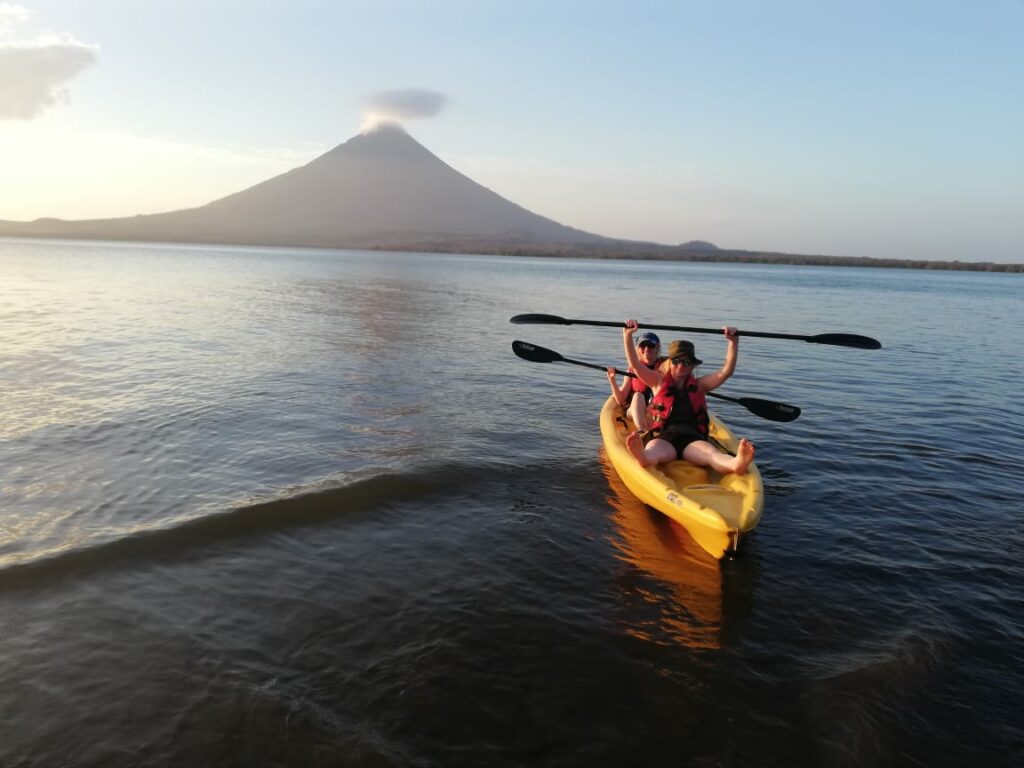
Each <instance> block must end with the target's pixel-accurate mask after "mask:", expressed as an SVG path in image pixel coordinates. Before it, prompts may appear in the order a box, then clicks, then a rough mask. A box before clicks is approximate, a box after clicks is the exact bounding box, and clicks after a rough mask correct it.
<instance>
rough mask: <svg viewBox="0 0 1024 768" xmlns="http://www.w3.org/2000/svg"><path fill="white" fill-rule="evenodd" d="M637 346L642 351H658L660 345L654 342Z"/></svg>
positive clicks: (643, 342) (645, 342) (641, 343)
mask: <svg viewBox="0 0 1024 768" xmlns="http://www.w3.org/2000/svg"><path fill="white" fill-rule="evenodd" d="M637 346H638V347H639V348H640V349H657V348H658V347H659V346H660V345H658V344H655V343H654V342H653V341H641V342H640V344H638V345H637Z"/></svg>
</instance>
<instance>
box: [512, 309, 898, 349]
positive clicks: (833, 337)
mask: <svg viewBox="0 0 1024 768" xmlns="http://www.w3.org/2000/svg"><path fill="white" fill-rule="evenodd" d="M509 322H511V323H515V324H517V325H523V324H534V325H599V326H602V327H604V328H625V327H626V324H625V323H612V322H607V321H604V320H568V319H566V318H564V317H559V316H558V315H536V314H526V315H516V316H515V317H513V318H512V319H511V320H510V321H509ZM637 327H638V328H653V329H654V330H656V331H682V332H683V333H721V332H722V329H721V328H687V327H686V326H682V325H650V324H648V323H640V324H638V325H637ZM738 335H740V336H758V337H761V338H765V339H795V340H796V341H809V342H810V343H811V344H831V345H833V346H836V347H855V348H856V349H881V348H882V343H881V342H880V341H878V340H877V339H872V338H871V337H870V336H858V335H857V334H855V333H819V334H818V335H817V336H801V335H798V334H795V333H768V332H767V331H738Z"/></svg>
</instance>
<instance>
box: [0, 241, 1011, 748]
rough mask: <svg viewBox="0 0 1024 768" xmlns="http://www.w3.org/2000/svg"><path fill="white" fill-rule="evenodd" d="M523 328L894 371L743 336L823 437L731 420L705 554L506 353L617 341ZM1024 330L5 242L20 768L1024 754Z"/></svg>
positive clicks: (227, 252)
mask: <svg viewBox="0 0 1024 768" xmlns="http://www.w3.org/2000/svg"><path fill="white" fill-rule="evenodd" d="M521 312H547V313H555V314H560V315H563V316H566V317H571V318H590V319H601V320H622V319H625V318H627V317H638V318H640V319H641V321H647V322H651V323H662V324H666V323H667V324H678V325H689V326H701V327H712V328H717V327H720V326H721V325H723V324H725V323H731V324H734V325H737V326H739V327H740V328H741V329H742V328H748V329H751V330H767V331H778V332H789V333H802V334H816V333H825V332H832V331H838V332H850V333H860V334H866V335H870V336H874V337H876V338H878V339H880V340H881V341H882V342H883V344H884V345H885V346H884V349H882V350H879V351H874V352H869V351H862V350H853V349H846V348H839V347H829V346H823V345H814V344H806V343H802V342H792V341H775V340H764V339H752V338H751V339H745V340H743V341H742V343H741V351H740V363H739V368H738V372H737V374H736V376H734V377H733V379H732V380H731V381H730V382H729V383H728V384H727V385H726V386H725V387H724V388H723V389H722V392H723V393H725V394H731V395H733V396H753V397H762V398H768V399H772V400H780V401H784V402H789V403H792V404H795V405H799V406H800V407H801V408H802V409H803V415H802V416H801V418H800V419H799V420H798V421H796V422H793V423H790V424H778V423H773V422H767V421H763V420H760V419H758V418H756V417H755V416H753V415H752V414H750V413H748V412H746V411H745V410H743V409H741V408H738V407H736V406H733V405H731V404H727V403H723V404H721V407H720V408H719V409H718V412H719V414H720V415H721V416H722V417H723V418H725V419H726V421H728V422H729V423H730V424H731V425H732V426H733V428H734V429H735V430H736V431H737V432H739V433H741V434H745V435H747V436H749V437H751V438H752V439H753V440H754V441H755V442H756V443H757V446H758V464H759V466H760V467H761V470H762V472H763V474H764V477H765V483H766V487H767V492H768V494H769V496H768V499H767V505H766V512H765V515H764V518H763V520H762V522H761V525H760V527H759V528H758V530H757V531H756V532H755V533H754V534H752V535H751V536H750V537H749V538H748V539H746V540H745V541H744V547H745V550H744V551H743V552H742V553H741V554H740V555H739V556H738V557H736V558H734V559H732V560H728V561H725V562H723V563H721V564H719V563H717V562H715V561H714V560H711V559H710V558H709V557H707V556H706V555H704V554H703V553H702V552H701V551H700V550H699V548H697V547H696V546H695V545H694V544H693V542H692V541H691V540H689V538H688V537H687V536H686V534H685V533H684V532H682V531H680V530H679V529H677V528H675V527H674V526H673V525H671V524H669V523H668V522H667V521H666V520H665V519H664V518H663V517H661V516H660V515H658V514H656V513H654V512H652V511H651V510H649V509H647V508H646V507H644V506H643V505H641V504H639V503H637V502H636V501H635V499H633V498H632V497H631V496H630V495H629V493H628V492H627V491H625V490H624V489H623V488H622V487H621V485H620V483H619V482H618V480H617V478H616V477H615V475H614V473H613V472H611V471H610V470H609V468H608V467H607V466H605V464H604V463H603V462H602V459H601V456H600V438H599V434H598V429H597V413H598V410H599V408H600V405H601V402H602V400H603V398H604V397H605V396H606V395H607V384H606V381H605V377H604V375H603V374H602V373H601V372H599V371H590V370H586V369H584V368H579V367H576V366H572V365H566V364H553V365H536V364H530V363H527V362H524V361H522V360H519V359H518V358H516V357H514V356H513V355H512V354H511V350H510V345H511V341H512V340H513V339H516V338H520V339H523V340H526V341H532V342H534V343H537V344H541V345H543V346H547V347H549V348H552V349H555V350H556V351H558V352H560V353H561V354H563V355H565V356H567V357H572V358H575V359H581V360H585V361H588V362H594V363H601V364H604V363H615V362H621V359H622V352H621V337H620V334H619V332H618V331H616V330H615V329H597V328H588V327H584V326H514V325H510V324H509V323H508V319H509V317H511V316H512V315H514V314H518V313H521ZM1022 331H1024V281H1022V278H1021V276H1019V275H1000V274H991V275H990V274H978V273H938V272H921V271H904V270H873V269H835V268H821V267H808V268H796V267H783V266H725V265H699V264H652V263H621V262H593V261H572V260H556V259H551V260H545V259H499V258H483V257H467V256H443V255H441V256H436V255H435V256H428V255H409V254H389V253H354V252H327V251H324V252H318V251H303V250H272V249H243V248H212V247H199V246H195V247H183V246H174V247H171V246H166V247H164V246H148V245H146V246H143V245H127V244H84V243H56V242H20V241H0V493H2V501H0V606H2V614H0V622H2V623H0V729H2V733H0V765H2V766H23V765H24V766H29V765H32V766H34V765H43V766H51V765H76V766H77V765H87V766H92V765H95V766H120V765H124V766H135V765H223V766H232V765H245V766H262V765H295V766H307V765H352V766H364V765H365V766H409V765H416V766H427V765H431V766H433V765H437V766H459V765H466V766H479V765H566V766H576V765H609V766H621V765H652V766H653V765H687V764H692V765H701V766H704V765H707V766H711V765H730V766H732V765H737V766H740V765H743V766H750V765H779V766H794V765H915V764H920V765H928V766H934V765H967V764H974V765H1007V766H1010V765H1013V766H1016V765H1019V764H1020V761H1021V756H1022V754H1024V728H1022V726H1021V725H1020V713H1021V711H1024V693H1022V690H1024V671H1022V665H1021V662H1020V649H1021V647H1022V642H1024V618H1022V617H1024V591H1022V587H1021V585H1022V583H1024V564H1022V555H1024V547H1022V544H1024V525H1022V522H1021V521H1022V509H1024V506H1022V504H1021V500H1020V499H1021V494H1022V492H1024V471H1022V469H1021V462H1022V460H1024V436H1022V435H1024V406H1022V400H1021V397H1020V382H1021V381H1022V379H1024V364H1022V357H1021V354H1020V351H1019V350H1020V344H1021V338H1022V336H1024V334H1022ZM664 337H666V338H670V337H671V334H669V333H666V334H664ZM694 341H695V342H696V343H697V348H698V353H699V354H700V355H701V357H703V358H704V360H705V361H707V363H706V366H705V367H706V368H707V367H714V366H716V365H717V364H718V362H719V361H720V360H721V359H722V355H723V354H724V350H725V345H724V340H723V339H722V338H721V337H720V336H716V335H704V336H700V337H695V338H694Z"/></svg>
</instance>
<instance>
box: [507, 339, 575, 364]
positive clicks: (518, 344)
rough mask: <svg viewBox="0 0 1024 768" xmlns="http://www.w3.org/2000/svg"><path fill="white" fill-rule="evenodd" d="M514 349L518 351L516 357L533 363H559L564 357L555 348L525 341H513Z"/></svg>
mask: <svg viewBox="0 0 1024 768" xmlns="http://www.w3.org/2000/svg"><path fill="white" fill-rule="evenodd" d="M512 351H513V352H515V353H516V357H521V358H523V360H529V361H530V362H531V363H558V362H561V361H562V359H563V358H562V356H561V355H560V354H558V353H557V352H555V350H553V349H545V348H544V347H538V346H537V345H536V344H527V343H526V342H525V341H513V342H512Z"/></svg>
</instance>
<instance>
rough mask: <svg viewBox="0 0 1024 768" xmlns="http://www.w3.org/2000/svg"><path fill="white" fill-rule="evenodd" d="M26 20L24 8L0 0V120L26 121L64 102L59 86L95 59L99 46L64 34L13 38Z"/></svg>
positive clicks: (66, 94)
mask: <svg viewBox="0 0 1024 768" xmlns="http://www.w3.org/2000/svg"><path fill="white" fill-rule="evenodd" d="M28 18H29V12H28V10H27V9H26V8H25V7H24V6H21V5H14V4H12V3H0V120H5V119H6V120H12V119H13V120H31V119H32V118H34V117H38V116H39V115H41V114H42V113H43V112H44V111H45V110H46V109H48V108H49V107H52V106H54V105H55V104H58V103H66V102H67V101H68V100H69V98H70V97H69V94H68V90H67V88H65V87H64V86H65V84H66V83H67V82H68V81H69V80H71V79H72V78H74V77H75V76H76V75H77V74H78V73H79V72H81V71H82V70H84V69H86V68H87V67H89V66H91V65H92V64H94V63H95V62H96V53H97V51H98V50H99V47H98V46H95V45H89V44H87V43H83V42H80V41H78V40H76V39H75V38H74V37H72V36H71V35H68V34H40V35H35V36H30V37H19V36H18V34H17V32H18V30H19V29H20V27H21V26H22V25H24V24H25V23H26V22H27V20H28Z"/></svg>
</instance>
